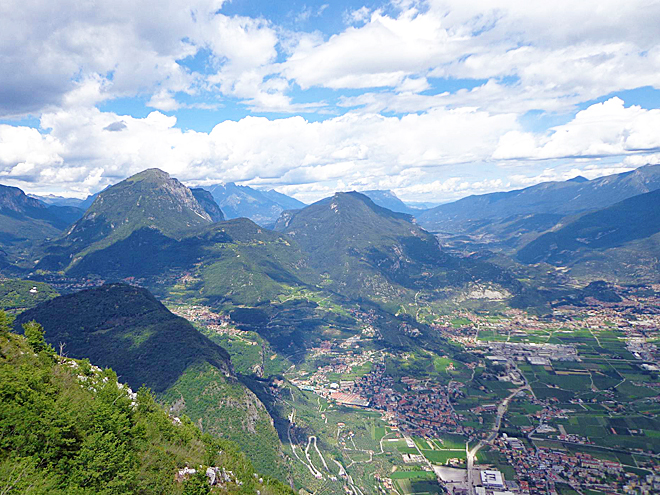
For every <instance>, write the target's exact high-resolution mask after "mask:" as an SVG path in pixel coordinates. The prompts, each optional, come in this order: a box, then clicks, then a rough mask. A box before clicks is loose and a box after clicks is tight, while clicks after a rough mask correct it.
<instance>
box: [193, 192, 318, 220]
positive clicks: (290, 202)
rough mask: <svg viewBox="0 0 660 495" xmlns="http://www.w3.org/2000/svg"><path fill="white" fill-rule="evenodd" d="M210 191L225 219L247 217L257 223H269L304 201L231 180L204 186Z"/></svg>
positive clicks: (296, 207)
mask: <svg viewBox="0 0 660 495" xmlns="http://www.w3.org/2000/svg"><path fill="white" fill-rule="evenodd" d="M204 189H207V190H208V191H210V192H211V194H212V195H213V198H214V199H215V201H216V203H218V205H219V206H220V208H221V209H222V211H223V213H224V214H225V217H226V218H227V219H232V218H241V217H245V218H249V219H250V220H252V221H253V222H256V223H258V224H259V225H263V226H266V225H271V224H273V223H275V222H276V221H277V219H278V218H279V217H280V215H281V214H282V212H283V211H285V210H295V209H299V208H303V207H304V206H305V204H304V203H302V202H300V201H298V200H297V199H294V198H291V197H289V196H286V195H285V194H282V193H279V192H277V191H275V190H270V191H259V190H257V189H253V188H251V187H248V186H239V185H236V184H234V183H233V182H229V183H227V184H216V185H213V186H209V187H205V188H204Z"/></svg>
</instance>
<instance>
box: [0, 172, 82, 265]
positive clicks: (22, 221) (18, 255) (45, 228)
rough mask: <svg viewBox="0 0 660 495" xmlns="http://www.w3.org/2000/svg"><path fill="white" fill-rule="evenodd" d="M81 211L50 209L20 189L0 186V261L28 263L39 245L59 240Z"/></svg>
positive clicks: (66, 207) (62, 207) (64, 207)
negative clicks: (53, 239) (55, 239)
mask: <svg viewBox="0 0 660 495" xmlns="http://www.w3.org/2000/svg"><path fill="white" fill-rule="evenodd" d="M79 211H80V210H78V209H77V208H74V207H69V206H49V205H47V204H45V203H43V202H41V201H39V200H37V199H35V198H31V197H29V196H27V195H26V194H25V193H24V192H23V191H21V190H20V189H19V188H17V187H8V186H2V185H0V257H2V259H4V261H5V262H6V263H20V262H23V261H26V260H27V259H28V258H29V257H30V256H31V253H32V251H33V248H34V246H35V245H36V244H38V243H40V242H42V241H44V240H46V239H49V238H56V237H58V236H60V235H61V232H62V230H63V229H65V228H66V227H68V226H69V225H71V224H72V223H73V222H74V221H75V220H76V219H77V218H79V215H78V212H79Z"/></svg>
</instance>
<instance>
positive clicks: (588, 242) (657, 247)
mask: <svg viewBox="0 0 660 495" xmlns="http://www.w3.org/2000/svg"><path fill="white" fill-rule="evenodd" d="M517 257H518V259H519V260H520V261H522V262H524V263H538V262H541V261H543V262H547V263H550V264H553V265H559V266H569V267H575V268H576V270H577V272H578V274H583V275H588V274H589V273H593V277H598V278H600V277H602V276H607V278H610V279H622V280H625V279H628V280H634V279H636V278H643V279H647V280H648V279H649V277H651V278H650V279H651V280H658V279H660V272H659V270H658V268H659V266H660V265H659V260H660V190H655V191H652V192H649V193H646V194H640V195H638V196H634V197H632V198H628V199H626V200H624V201H621V202H619V203H616V204H615V205H613V206H610V207H608V208H604V209H600V210H597V211H595V212H592V213H586V214H583V215H581V216H578V217H577V218H575V219H573V220H572V221H569V222H568V223H566V224H564V223H562V224H560V225H558V228H556V229H554V230H553V231H551V232H548V233H546V234H543V235H542V236H540V237H538V238H537V239H535V240H534V241H532V242H530V243H529V244H527V245H526V246H524V247H523V248H522V249H521V250H520V251H519V252H518V255H517Z"/></svg>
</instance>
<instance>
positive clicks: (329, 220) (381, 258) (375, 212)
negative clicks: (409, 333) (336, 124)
mask: <svg viewBox="0 0 660 495" xmlns="http://www.w3.org/2000/svg"><path fill="white" fill-rule="evenodd" d="M276 229H277V230H279V231H281V232H284V233H286V234H287V235H288V236H289V237H291V238H292V239H293V240H294V241H295V242H296V243H297V244H298V245H299V246H300V247H301V249H302V250H303V252H305V253H306V254H307V255H308V256H309V263H310V265H311V266H312V267H313V268H314V269H316V270H317V271H318V272H320V273H321V276H322V278H323V280H324V281H323V284H324V285H325V286H326V287H327V288H329V289H331V290H334V291H336V292H339V293H341V294H344V295H347V296H349V297H373V298H376V299H380V300H396V299H397V298H400V297H402V296H405V297H410V296H411V294H413V295H414V292H413V291H419V290H422V289H423V290H427V291H431V292H433V293H439V292H440V291H442V290H444V289H445V288H446V287H447V286H458V285H462V284H465V283H468V282H471V281H484V282H492V283H498V284H506V285H508V286H509V287H510V288H511V289H518V288H519V283H518V282H517V281H514V280H513V279H511V278H510V277H509V276H508V275H507V274H506V273H505V272H504V271H503V270H502V269H499V268H497V267H495V266H493V265H490V264H488V263H483V262H480V261H474V260H470V259H461V258H456V257H453V256H450V255H449V254H447V253H445V252H443V251H442V250H441V249H440V246H439V244H438V241H437V240H436V238H435V237H434V236H433V235H431V234H429V233H428V232H426V231H425V230H423V229H421V228H420V227H418V226H417V225H416V224H415V223H413V221H412V217H411V216H410V215H406V214H404V213H397V212H393V211H391V210H388V209H386V208H383V207H381V206H378V205H376V204H375V203H374V202H373V201H372V200H371V199H369V198H368V197H367V196H365V195H364V194H360V193H357V192H348V193H337V194H335V195H334V196H332V197H330V198H326V199H323V200H321V201H318V202H316V203H314V204H312V205H310V206H308V207H307V208H304V209H302V210H299V211H297V212H286V213H285V214H284V215H283V216H282V218H280V220H279V221H278V223H277V225H276Z"/></svg>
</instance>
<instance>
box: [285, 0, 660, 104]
mask: <svg viewBox="0 0 660 495" xmlns="http://www.w3.org/2000/svg"><path fill="white" fill-rule="evenodd" d="M399 6H400V7H401V8H400V10H399V11H398V13H397V14H396V15H394V14H385V13H383V12H382V11H376V12H373V13H370V12H369V11H368V10H366V9H364V10H363V9H359V10H357V11H354V12H352V13H350V15H347V20H348V21H349V23H351V22H350V21H351V19H353V18H355V20H359V21H360V22H363V23H364V24H363V25H361V26H359V27H356V26H353V25H351V26H349V27H348V28H347V29H346V30H345V31H343V32H341V33H339V34H337V35H334V36H331V37H330V38H329V39H327V40H321V41H317V42H316V43H314V44H311V43H309V42H305V43H301V44H300V46H298V47H296V48H295V49H294V50H293V54H292V56H291V57H290V58H289V59H288V60H287V61H286V62H285V63H284V64H283V74H284V75H286V77H288V78H290V79H293V80H295V81H296V82H297V83H298V84H299V85H300V86H301V87H303V88H309V87H313V86H323V87H328V88H332V89H342V88H349V89H354V88H395V87H397V86H399V85H401V83H402V81H404V80H405V79H406V78H410V77H416V78H427V79H429V80H431V81H432V80H433V79H434V78H450V79H451V78H470V79H477V80H481V79H484V80H487V82H486V83H484V84H482V85H480V86H479V87H478V88H475V89H474V90H463V91H458V92H456V94H454V95H451V96H449V95H439V96H435V97H434V96H420V97H417V98H411V97H410V95H408V94H405V93H401V92H386V93H382V92H378V93H370V94H368V95H360V96H357V97H352V98H344V99H343V100H342V103H343V105H344V106H354V107H360V106H364V107H365V110H366V111H370V112H371V111H424V110H427V109H429V108H432V107H434V106H443V105H470V106H478V107H480V108H485V109H488V110H490V111H511V110H513V111H518V112H520V113H524V112H525V111H528V110H530V109H542V110H547V111H553V112H554V111H568V110H570V109H571V108H572V107H573V106H574V105H576V104H577V103H580V102H583V101H586V100H589V99H594V98H596V97H599V96H602V95H604V94H608V93H611V92H614V91H619V90H624V89H632V88H637V87H640V86H647V85H648V86H654V87H656V88H660V42H659V40H658V37H657V35H656V34H657V19H658V18H659V17H660V4H658V3H657V2H653V3H651V4H648V3H644V5H641V4H640V2H627V3H626V4H625V5H622V4H621V3H620V2H615V1H606V2H592V1H585V2H571V1H564V0H562V1H560V2H559V5H557V4H556V3H553V4H547V5H543V6H541V5H537V4H525V3H524V2H518V1H506V0H505V1H499V2H496V3H493V2H488V1H477V2H463V1H460V0H450V1H444V0H442V1H436V0H429V1H428V2H400V5H399ZM368 15H369V17H368V18H367V16H368Z"/></svg>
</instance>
